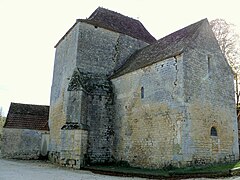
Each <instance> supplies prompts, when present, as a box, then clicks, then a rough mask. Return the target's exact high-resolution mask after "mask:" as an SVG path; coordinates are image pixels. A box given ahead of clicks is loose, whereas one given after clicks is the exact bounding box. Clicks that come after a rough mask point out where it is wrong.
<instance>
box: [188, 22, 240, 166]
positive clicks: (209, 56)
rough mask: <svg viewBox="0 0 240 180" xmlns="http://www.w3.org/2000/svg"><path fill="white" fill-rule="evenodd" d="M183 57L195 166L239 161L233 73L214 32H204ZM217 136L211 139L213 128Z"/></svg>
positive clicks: (191, 145) (191, 146)
mask: <svg viewBox="0 0 240 180" xmlns="http://www.w3.org/2000/svg"><path fill="white" fill-rule="evenodd" d="M204 27H205V26H203V27H202V28H203V29H202V30H201V31H200V32H201V33H199V35H198V38H197V39H196V40H195V43H194V44H192V45H191V48H189V49H188V50H187V51H186V52H187V53H185V55H184V67H185V68H184V94H185V101H186V106H187V114H188V118H187V119H188V121H189V122H190V123H189V129H190V133H189V135H186V136H188V137H190V139H191V141H189V142H187V143H186V147H188V148H190V149H191V150H190V153H189V156H190V154H191V156H192V157H193V161H194V162H195V163H196V164H206V163H210V162H226V161H233V160H237V159H238V156H239V151H238V134H237V131H238V129H237V117H236V109H235V99H234V84H233V74H232V73H231V70H230V67H229V65H228V63H227V61H226V59H225V58H224V57H223V55H222V53H221V51H220V49H219V46H218V44H217V41H216V40H215V37H214V35H213V33H212V32H211V31H210V30H209V29H204ZM212 127H213V128H215V129H216V130H217V136H211V128H212Z"/></svg>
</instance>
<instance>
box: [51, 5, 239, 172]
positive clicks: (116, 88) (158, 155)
mask: <svg viewBox="0 0 240 180" xmlns="http://www.w3.org/2000/svg"><path fill="white" fill-rule="evenodd" d="M55 47H56V55H55V63H54V73H53V82H52V90H51V102H50V114H49V128H50V143H49V158H50V160H51V161H52V162H56V163H59V164H61V165H63V166H68V167H73V168H81V167H83V166H85V165H87V164H96V163H112V162H124V163H128V164H129V165H131V166H135V167H145V168H161V167H165V166H169V165H172V166H177V167H182V166H191V165H204V164H209V163H216V162H231V161H235V160H237V159H238V157H239V151H238V128H237V117H236V112H235V100H234V84H233V74H232V71H231V68H230V67H229V65H228V63H227V61H226V59H225V58H224V56H223V54H222V53H221V50H220V48H219V46H218V43H217V40H216V38H215V36H214V34H213V32H212V30H211V27H210V25H209V23H208V21H207V19H203V20H201V21H199V22H196V23H194V24H192V25H189V26H187V27H185V28H183V29H180V30H178V31H176V32H174V33H172V34H170V35H168V36H166V37H164V38H162V39H160V40H156V39H155V38H154V37H153V36H152V35H151V34H150V33H149V32H148V31H147V30H146V29H145V27H144V26H143V25H142V24H141V22H139V21H138V20H135V19H132V18H129V17H127V16H124V15H121V14H119V13H116V12H113V11H110V10H107V9H104V8H98V9H96V10H95V11H94V12H93V13H92V15H91V16H90V17H89V18H88V19H79V20H77V21H76V23H75V24H74V25H73V26H72V27H71V28H70V30H69V31H68V32H67V33H66V34H65V35H64V36H63V38H62V39H60V41H59V42H58V43H57V45H56V46H55Z"/></svg>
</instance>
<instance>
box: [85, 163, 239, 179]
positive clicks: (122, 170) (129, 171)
mask: <svg viewBox="0 0 240 180" xmlns="http://www.w3.org/2000/svg"><path fill="white" fill-rule="evenodd" d="M238 167H239V168H240V162H235V163H230V164H216V165H209V166H201V167H200V166H196V167H185V168H171V169H170V168H169V169H144V168H134V167H127V166H90V167H88V168H86V169H89V170H92V171H95V172H98V173H102V172H103V173H104V172H108V173H110V174H111V173H112V174H115V175H118V174H122V175H126V176H140V177H175V176H201V175H202V176H209V177H210V176H211V177H220V176H230V173H229V172H230V170H231V169H233V168H238Z"/></svg>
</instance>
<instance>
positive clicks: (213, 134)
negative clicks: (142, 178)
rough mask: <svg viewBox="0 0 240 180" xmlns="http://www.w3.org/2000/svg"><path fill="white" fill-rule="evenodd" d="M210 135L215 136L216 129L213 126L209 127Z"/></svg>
mask: <svg viewBox="0 0 240 180" xmlns="http://www.w3.org/2000/svg"><path fill="white" fill-rule="evenodd" d="M211 136H217V129H216V128H215V127H212V128H211Z"/></svg>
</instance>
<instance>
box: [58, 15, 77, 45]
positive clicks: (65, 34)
mask: <svg viewBox="0 0 240 180" xmlns="http://www.w3.org/2000/svg"><path fill="white" fill-rule="evenodd" d="M78 22H79V20H78V19H77V20H76V22H75V23H74V24H73V26H72V27H71V28H70V29H69V30H68V31H67V32H66V33H65V34H64V36H63V37H62V38H61V39H60V40H59V41H58V42H57V44H56V45H55V46H54V48H56V47H57V46H58V45H59V44H60V43H61V42H62V41H63V40H64V39H65V37H66V36H67V35H68V34H69V33H70V32H71V30H72V29H73V28H74V27H75V26H76V25H77V24H78Z"/></svg>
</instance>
